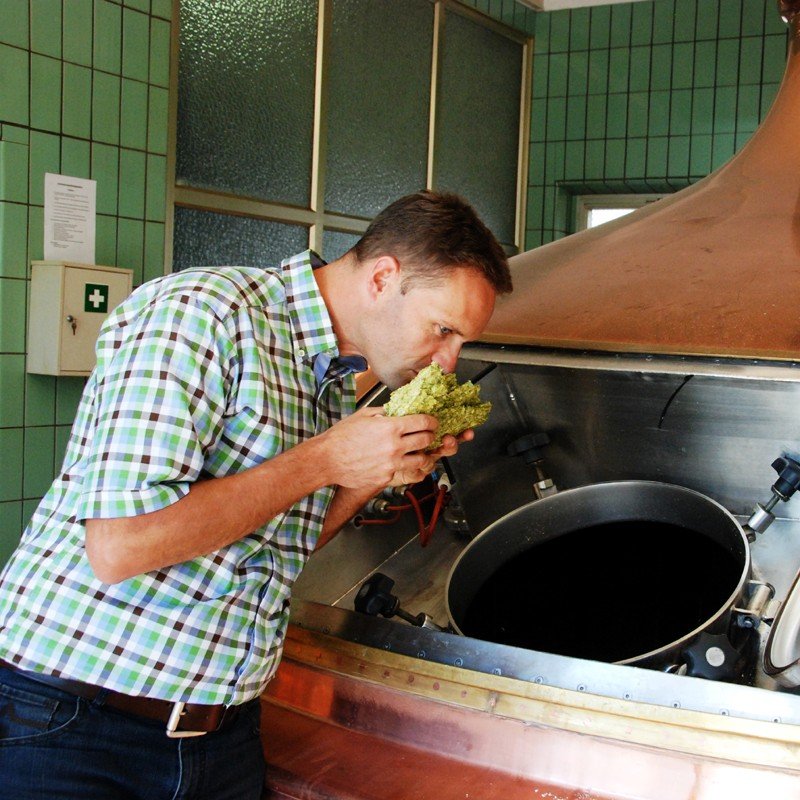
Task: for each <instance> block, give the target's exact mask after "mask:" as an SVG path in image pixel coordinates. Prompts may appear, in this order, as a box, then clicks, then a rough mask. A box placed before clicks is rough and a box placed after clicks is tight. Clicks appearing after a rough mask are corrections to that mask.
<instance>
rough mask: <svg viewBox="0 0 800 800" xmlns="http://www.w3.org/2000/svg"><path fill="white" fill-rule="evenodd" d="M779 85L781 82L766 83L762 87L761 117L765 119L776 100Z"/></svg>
mask: <svg viewBox="0 0 800 800" xmlns="http://www.w3.org/2000/svg"><path fill="white" fill-rule="evenodd" d="M778 87H779V84H777V83H765V84H764V85H763V86H762V87H761V119H764V117H765V116H766V115H767V114H768V113H769V110H770V108H772V104H773V102H775V95H777V94H778Z"/></svg>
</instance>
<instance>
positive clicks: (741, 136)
mask: <svg viewBox="0 0 800 800" xmlns="http://www.w3.org/2000/svg"><path fill="white" fill-rule="evenodd" d="M753 133H755V131H753V130H737V131H736V139H735V141H734V147H735V148H736V152H737V153H738V152H739V151H740V150H741V149H742V148H743V147H744V146H745V145H746V144H747V143H748V142H749V141H750V139H751V138H752V136H753Z"/></svg>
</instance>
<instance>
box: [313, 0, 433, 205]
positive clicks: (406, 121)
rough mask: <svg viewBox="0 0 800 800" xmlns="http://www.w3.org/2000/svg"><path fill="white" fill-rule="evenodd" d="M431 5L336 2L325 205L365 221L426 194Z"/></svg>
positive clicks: (421, 0)
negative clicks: (411, 195) (406, 196)
mask: <svg viewBox="0 0 800 800" xmlns="http://www.w3.org/2000/svg"><path fill="white" fill-rule="evenodd" d="M432 38H433V5H432V4H431V3H430V2H428V0H405V2H403V3H398V2H387V0H336V2H335V3H334V4H333V26H332V32H331V50H330V61H329V69H328V73H327V79H328V155H327V168H326V170H327V171H326V178H325V181H326V182H325V205H326V208H327V210H329V211H338V212H341V213H345V214H352V215H355V216H361V217H366V218H372V217H374V216H375V215H376V214H377V213H378V212H379V211H380V210H381V209H383V208H384V207H385V206H387V205H389V203H391V202H392V201H393V200H396V199H397V198H398V197H400V196H401V195H404V194H409V193H410V192H415V191H417V190H419V189H424V188H425V179H426V172H427V154H428V119H429V113H430V100H429V93H430V72H431V47H432Z"/></svg>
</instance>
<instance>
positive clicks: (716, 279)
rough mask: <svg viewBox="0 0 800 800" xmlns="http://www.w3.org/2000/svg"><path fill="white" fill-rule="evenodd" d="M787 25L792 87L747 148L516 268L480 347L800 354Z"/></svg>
mask: <svg viewBox="0 0 800 800" xmlns="http://www.w3.org/2000/svg"><path fill="white" fill-rule="evenodd" d="M788 5H796V4H788ZM791 26H792V37H791V47H790V51H791V52H790V56H789V61H788V64H787V69H786V73H785V75H784V79H783V83H782V85H781V88H780V91H779V92H778V96H777V97H776V100H775V103H774V104H773V107H772V109H771V110H770V112H769V114H768V116H767V118H766V119H765V120H764V122H763V123H762V125H761V127H760V128H759V129H758V130H757V131H756V133H755V134H754V135H753V137H752V138H751V140H750V141H749V142H748V143H747V145H746V146H745V147H744V148H743V149H742V150H741V151H740V152H739V153H738V154H737V155H736V156H734V158H733V159H731V160H730V161H729V162H728V163H727V164H725V165H724V166H723V167H721V168H720V169H718V170H717V171H716V172H714V173H712V174H711V175H709V176H708V177H707V178H704V179H703V180H701V181H700V182H699V183H697V184H695V185H694V186H691V187H689V188H688V189H684V190H683V191H680V192H677V193H676V194H675V195H673V196H671V197H669V198H665V199H663V200H660V201H658V202H657V203H654V204H652V205H650V206H647V207H645V208H642V209H640V210H638V211H635V212H633V213H632V214H629V215H628V216H626V217H623V218H620V219H618V220H615V221H613V222H609V223H607V224H605V225H602V226H600V227H598V228H594V229H591V230H588V231H584V232H581V233H578V234H575V235H573V236H569V237H567V238H565V239H561V240H559V241H557V242H553V243H551V244H548V245H545V246H543V247H540V248H537V249H535V250H532V251H529V252H527V253H524V254H522V255H519V256H516V257H515V258H513V259H511V263H512V270H513V275H514V284H515V290H514V292H513V294H511V295H508V296H503V297H500V298H499V299H498V303H497V307H496V310H495V314H494V316H493V318H492V320H491V321H490V323H489V326H488V328H487V330H486V332H485V333H484V335H483V337H482V340H483V341H487V342H502V343H519V344H538V345H545V346H557V347H570V348H588V349H592V350H612V351H628V352H655V353H679V354H704V355H722V356H743V357H748V356H752V357H767V358H795V357H797V356H798V355H800V316H799V315H798V312H797V303H798V298H800V216H798V213H799V208H798V207H799V206H800V148H798V142H800V52H799V51H800V34H798V31H799V30H800V16H798V17H795V18H794V19H793V20H792V23H791Z"/></svg>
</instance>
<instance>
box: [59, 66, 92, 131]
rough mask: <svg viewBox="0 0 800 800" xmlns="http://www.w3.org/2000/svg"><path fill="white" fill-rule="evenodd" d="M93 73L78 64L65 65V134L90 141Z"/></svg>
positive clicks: (63, 115)
mask: <svg viewBox="0 0 800 800" xmlns="http://www.w3.org/2000/svg"><path fill="white" fill-rule="evenodd" d="M91 103H92V71H91V70H90V69H89V68H88V67H82V66H79V65H77V64H68V63H67V64H64V107H63V110H62V118H63V132H64V133H65V134H66V135H67V136H80V137H82V138H84V139H88V138H89V136H90V134H91V130H92V128H91V126H92V105H91Z"/></svg>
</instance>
